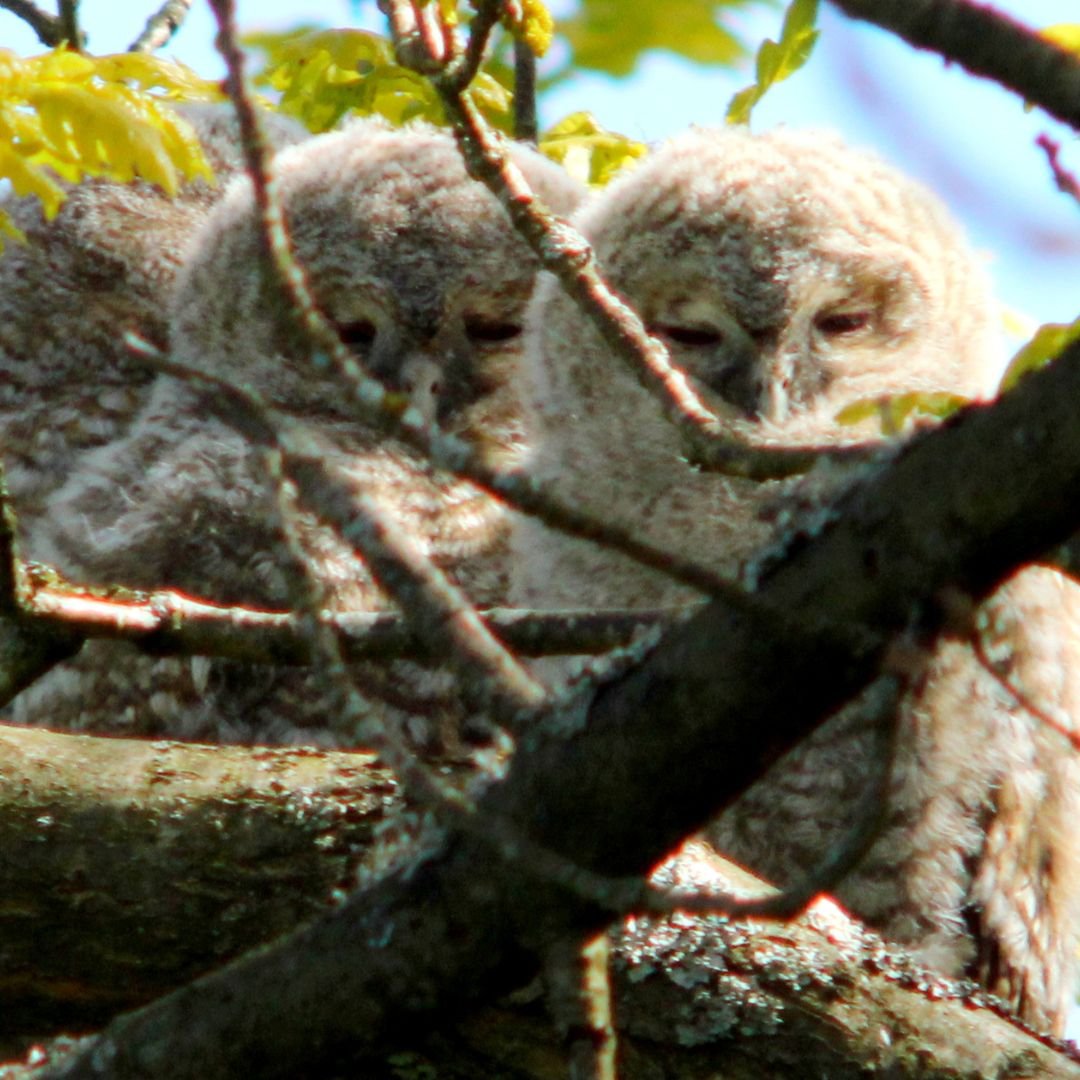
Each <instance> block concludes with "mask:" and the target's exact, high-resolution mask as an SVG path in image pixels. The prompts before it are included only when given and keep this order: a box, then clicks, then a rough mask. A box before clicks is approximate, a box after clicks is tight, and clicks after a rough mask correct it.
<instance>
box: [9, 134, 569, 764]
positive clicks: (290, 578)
mask: <svg viewBox="0 0 1080 1080" xmlns="http://www.w3.org/2000/svg"><path fill="white" fill-rule="evenodd" d="M514 156H515V159H516V161H517V163H518V165H519V166H520V167H521V169H522V170H523V172H524V173H525V174H526V176H527V178H528V179H529V180H530V181H531V183H532V184H533V186H534V188H535V190H536V191H537V192H538V194H539V196H540V198H541V199H543V200H544V202H546V203H547V204H548V205H549V206H551V207H552V208H553V209H554V210H556V211H557V212H563V213H565V212H568V211H569V210H570V209H571V208H572V206H573V205H574V204H575V203H576V202H577V201H578V200H579V198H580V197H581V194H582V192H581V189H580V188H579V186H578V185H577V184H576V183H575V182H574V181H572V180H571V179H570V178H569V177H568V176H567V175H566V174H565V173H564V172H563V171H562V169H560V168H559V167H558V166H556V165H554V164H553V163H551V162H549V161H547V160H546V159H544V158H542V157H540V155H538V154H535V153H533V152H532V151H529V150H526V149H522V148H518V149H515V150H514ZM274 167H275V172H276V175H277V178H278V181H279V191H280V195H281V199H282V203H283V207H284V211H285V216H286V218H287V221H288V227H289V231H290V234H291V237H292V241H293V244H294V246H295V251H296V254H297V256H298V258H299V259H300V260H301V261H302V263H303V265H304V266H305V267H306V270H307V273H308V276H309V279H310V284H311V286H312V288H313V290H314V293H315V295H316V297H317V299H318V303H319V305H320V307H321V309H322V311H323V312H324V313H325V314H326V315H327V316H328V317H329V318H330V319H331V320H332V321H333V322H334V323H335V325H336V326H337V328H338V329H339V331H340V333H341V335H342V337H343V339H344V340H345V341H346V342H347V343H348V344H349V345H350V346H351V347H352V349H353V350H354V351H355V352H356V354H357V356H358V357H359V359H361V360H362V361H363V363H364V364H365V366H366V367H367V369H368V370H369V371H370V372H371V373H372V374H374V375H376V376H378V377H379V378H381V379H382V380H384V381H385V383H386V384H387V385H389V386H390V387H391V388H393V389H396V390H399V391H402V392H406V393H408V394H409V395H410V396H411V398H412V401H413V403H414V404H415V405H416V407H417V408H418V409H419V411H420V412H421V413H423V414H424V415H426V416H427V417H428V418H429V419H431V420H433V421H435V422H437V423H438V424H439V425H440V427H441V428H442V429H443V430H445V431H447V432H452V433H454V434H456V435H459V436H461V437H462V438H463V439H465V440H467V441H469V442H470V443H472V444H473V446H474V447H475V448H476V449H477V451H478V452H480V453H481V454H482V455H483V456H484V457H486V458H487V459H488V460H491V461H497V462H502V463H507V462H511V461H513V460H514V459H515V458H516V457H517V455H518V454H519V452H520V420H519V412H520V409H519V407H518V404H517V401H516V398H515V396H514V394H515V391H516V389H517V387H518V386H519V383H520V380H519V378H518V377H517V365H518V361H519V354H520V341H521V332H522V322H523V316H524V309H525V305H526V302H527V300H528V297H529V295H530V292H531V290H532V285H533V280H534V277H535V274H536V271H537V262H536V260H535V259H534V257H533V256H532V255H531V253H530V252H529V251H528V249H527V247H526V246H525V244H524V242H523V241H521V240H520V239H518V238H517V236H516V234H515V233H514V232H513V230H512V228H511V226H510V223H509V219H508V217H507V215H506V213H505V211H504V210H503V209H502V208H501V207H500V206H499V204H498V202H497V200H496V199H495V198H494V197H493V196H492V195H491V194H490V193H489V192H488V191H487V189H486V188H484V187H483V186H482V185H481V184H479V183H477V182H475V181H473V180H471V179H470V178H469V177H468V175H467V174H466V172H465V169H464V166H463V164H462V162H461V160H460V156H459V154H458V151H457V148H456V146H455V144H454V141H453V139H452V138H451V136H450V135H449V134H448V133H446V132H440V131H437V130H435V129H432V128H428V127H423V126H417V127H411V128H406V129H402V130H392V129H389V128H387V127H385V126H384V125H382V124H380V123H377V122H375V121H365V122H357V123H354V124H352V125H350V126H349V127H347V128H346V129H345V130H343V131H341V132H337V133H333V134H329V135H325V136H321V137H318V138H315V139H313V140H311V141H309V142H307V143H305V144H303V145H301V146H298V147H294V148H291V149H288V150H285V151H282V152H281V153H280V154H279V155H278V156H277V158H276V159H275V166H274ZM170 334H171V345H172V354H173V358H174V359H175V360H176V361H177V362H179V363H180V364H183V365H186V366H188V367H190V368H193V369H196V370H198V371H202V372H207V373H210V374H213V375H216V376H221V377H225V378H227V379H230V380H232V381H234V382H235V383H237V384H239V385H241V386H244V387H247V388H250V389H253V390H256V391H258V392H259V393H260V394H262V395H264V396H265V397H266V398H267V399H269V400H270V401H271V402H272V403H273V404H275V405H276V406H278V407H279V408H280V409H281V410H282V411H283V412H284V413H286V414H288V415H289V416H291V417H292V418H293V419H294V420H296V421H298V422H302V423H303V424H304V426H305V428H306V431H307V432H308V434H309V436H310V438H311V439H313V440H314V441H316V442H317V443H318V445H319V446H320V447H321V448H322V452H323V457H324V461H325V463H326V466H327V468H328V469H329V470H330V471H332V472H333V473H334V474H335V475H336V476H338V477H339V478H341V479H342V480H343V482H344V483H345V484H347V485H349V486H350V487H351V488H352V489H353V490H355V491H357V492H358V493H360V492H362V493H364V494H365V495H368V496H372V497H373V498H374V499H376V500H377V501H378V503H379V504H380V506H381V507H382V508H383V510H384V511H385V512H386V513H387V514H388V515H390V516H392V517H393V518H394V519H395V521H396V522H397V524H398V525H399V526H400V527H401V528H402V529H404V530H406V531H407V532H408V534H409V535H410V536H411V537H412V538H413V539H414V540H415V541H417V542H419V544H420V545H421V546H422V547H423V548H424V550H425V551H426V552H427V554H428V555H429V556H430V557H431V558H432V559H433V560H434V561H435V563H436V564H437V565H439V566H440V567H442V568H443V569H445V570H447V571H449V572H450V573H451V575H452V576H454V577H455V578H456V579H457V581H458V582H459V584H461V585H462V586H463V587H464V588H466V589H467V591H468V592H469V593H470V595H471V596H472V597H473V599H474V601H475V602H477V603H480V604H485V603H492V602H494V601H496V600H498V599H500V598H501V596H502V594H503V592H504V590H505V573H506V571H505V540H506V537H505V533H506V524H505V514H506V512H505V509H504V507H503V506H502V505H501V504H500V503H498V502H497V501H496V500H494V499H493V498H491V497H489V496H487V495H485V494H484V493H482V492H481V491H480V490H479V489H477V488H475V487H474V486H472V485H471V484H468V483H465V482H462V481H458V480H456V479H454V478H452V477H448V476H444V475H440V474H438V473H436V472H434V471H432V470H431V468H430V467H429V465H428V463H427V462H426V461H425V460H424V459H423V458H422V457H421V456H420V455H418V454H417V453H416V452H414V451H412V450H410V449H409V448H408V447H406V446H405V445H404V444H402V443H400V442H397V441H395V440H393V439H388V438H386V437H385V436H383V435H381V434H379V433H378V432H376V431H374V430H372V429H371V428H370V427H369V426H367V425H366V424H365V423H364V422H363V421H362V420H360V419H359V418H358V417H357V414H356V410H355V409H354V408H353V406H352V405H351V404H350V400H349V393H348V390H347V387H346V386H345V385H343V383H342V382H341V381H340V380H339V378H338V377H337V376H336V375H335V374H334V373H333V372H332V371H331V370H329V369H328V368H327V367H326V365H320V364H319V363H318V362H317V360H316V359H315V358H314V357H313V355H312V347H311V344H310V342H309V341H307V340H306V339H305V338H304V337H303V335H302V334H301V333H300V332H299V331H298V329H297V325H296V322H295V320H294V317H293V316H292V315H291V313H290V312H289V310H288V307H287V305H285V303H284V302H283V300H282V296H281V293H280V290H279V288H278V286H277V283H276V280H275V279H274V277H273V274H272V271H271V270H269V269H267V267H266V266H265V263H264V261H263V259H262V257H261V239H260V232H259V225H258V217H257V212H256V208H255V203H254V198H253V191H252V185H251V183H250V181H249V180H248V178H247V177H243V178H240V179H238V180H237V181H235V182H234V183H233V185H232V187H231V189H230V190H229V191H228V192H227V194H226V195H225V197H224V199H223V200H222V202H221V203H220V205H219V206H218V207H217V209H216V210H215V212H214V213H213V215H212V216H211V217H210V219H209V220H208V221H207V223H206V225H205V227H204V228H203V230H202V231H201V233H200V234H199V235H198V236H197V237H196V239H195V241H194V243H193V245H192V249H191V251H190V254H189V256H188V258H187V260H186V262H185V265H184V267H183V269H182V271H181V273H180V275H179V279H178V284H177V288H176V294H175V300H174V303H173V306H172V313H171V323H170ZM58 502H59V505H58V509H57V511H56V512H55V513H54V514H53V515H52V520H51V521H50V523H49V527H48V529H47V530H43V532H45V533H47V535H46V536H44V538H43V550H44V555H45V556H46V558H48V559H49V560H50V561H54V562H55V563H57V564H58V565H60V566H61V567H62V568H63V569H64V570H65V571H66V572H68V573H69V574H71V575H73V576H75V577H77V578H80V579H84V580H90V581H91V582H95V583H99V584H104V583H106V582H122V583H124V584H128V585H134V586H137V587H144V588H152V587H170V588H177V589H181V590H184V591H185V592H188V593H193V594H195V595H198V596H201V597H205V598H207V599H211V600H216V601H219V602H225V603H238V604H246V605H254V606H258V607H261V608H277V609H281V608H287V607H289V606H290V605H291V604H292V603H293V602H294V600H295V590H294V588H293V585H294V584H295V579H296V577H297V574H296V570H295V567H294V566H293V564H292V563H291V561H290V559H289V558H288V557H287V556H286V555H285V553H284V545H283V543H282V536H281V529H280V526H279V523H278V518H277V513H276V509H275V495H274V491H273V488H272V486H271V484H270V483H269V481H268V480H267V478H266V477H265V475H264V472H263V469H262V467H261V464H260V460H259V453H258V452H257V450H256V449H255V448H253V447H251V446H250V445H249V444H248V443H247V442H246V441H245V440H244V438H243V437H242V436H241V435H240V434H238V433H237V432H236V431H235V430H234V429H233V428H231V427H230V426H229V425H228V424H226V423H224V422H223V421H221V420H219V419H217V418H215V417H214V416H213V415H211V414H210V410H208V409H207V408H206V405H205V402H203V401H201V400H199V399H197V398H196V397H195V396H194V394H193V392H192V390H191V388H190V387H187V386H185V385H183V384H181V383H179V382H177V381H175V380H173V379H169V378H165V377H162V378H160V379H159V380H158V382H157V383H156V385H155V386H154V388H153V391H152V392H151V394H150V397H149V400H148V401H147V403H146V405H145V407H144V408H143V409H142V411H141V413H140V415H139V417H138V420H137V421H136V423H135V424H134V425H133V428H132V431H131V434H130V437H129V438H128V439H126V440H125V441H123V442H121V443H119V444H117V445H115V446H112V447H109V448H107V450H106V451H103V452H101V453H99V454H98V455H97V456H96V457H93V456H92V457H91V458H89V459H88V460H87V461H86V462H85V463H84V465H83V468H82V470H81V472H80V473H79V475H77V476H76V477H74V478H73V479H72V481H71V482H70V483H69V484H68V485H67V487H66V488H65V489H64V491H63V492H61V494H60V496H59V499H58ZM298 520H299V531H300V533H301V536H302V544H303V546H304V548H305V551H306V554H307V557H308V561H309V564H310V568H311V571H312V573H313V575H314V577H315V578H316V579H317V582H318V584H319V586H320V587H321V588H322V589H323V590H324V593H325V596H324V603H325V605H326V606H327V607H329V608H330V609H331V610H337V611H342V610H348V609H371V608H375V607H384V606H386V603H387V601H386V598H385V597H384V596H383V594H382V593H381V591H380V590H379V589H378V588H377V587H376V585H375V583H374V582H373V580H372V576H371V574H370V573H369V572H368V571H367V569H366V567H365V565H364V563H363V561H362V559H361V558H360V557H359V556H358V555H357V554H356V553H355V552H354V551H353V550H351V548H350V547H349V546H348V545H347V544H346V543H345V542H344V541H343V540H342V539H341V538H340V536H338V535H337V533H336V532H335V530H334V529H333V528H331V527H329V526H327V525H325V524H323V523H322V522H320V521H319V520H318V519H317V518H316V517H315V516H314V515H312V514H305V515H303V516H302V517H300V518H299V519H298ZM355 674H356V680H357V685H358V687H359V689H360V691H361V693H362V695H363V696H364V698H365V700H368V701H370V702H371V703H373V706H374V707H376V708H377V711H378V710H381V711H380V712H379V715H380V716H384V715H385V722H386V723H399V724H400V725H402V726H404V727H405V729H406V731H405V733H406V734H407V735H410V736H411V735H416V736H417V737H418V738H419V739H421V741H423V740H424V739H426V738H428V737H429V736H435V737H437V735H438V734H439V733H440V732H441V731H442V729H444V728H445V727H447V726H448V725H452V724H453V721H452V720H451V719H449V716H448V714H449V713H452V712H454V711H455V710H459V709H460V704H459V703H458V698H460V695H455V694H454V693H453V687H454V680H453V679H452V677H451V676H450V674H449V672H448V671H445V670H442V669H441V668H440V667H439V666H438V665H431V666H424V665H422V664H419V663H412V662H407V661H400V662H397V663H394V664H389V665H378V664H374V663H365V664H362V665H357V668H356V673H355ZM333 697H334V691H333V688H332V687H328V686H327V680H326V678H325V676H320V675H319V674H318V673H315V674H311V673H308V672H301V671H297V670H293V671H290V672H283V671H280V670H277V671H275V670H271V669H268V668H258V667H254V666H248V665H242V664H238V663H227V662H223V661H222V662H209V661H206V660H199V659H196V660H187V659H184V660H158V661H150V660H147V659H145V658H143V657H139V656H136V655H135V654H134V653H133V652H130V651H129V650H126V649H124V648H122V647H119V646H116V645H113V644H110V643H105V642H96V643H93V645H92V646H91V647H89V648H88V649H87V650H86V651H85V652H84V653H83V655H82V656H81V657H80V658H79V659H78V661H76V662H75V663H73V664H70V665H68V666H67V667H66V668H65V669H64V670H62V671H59V672H57V673H55V674H54V675H51V676H50V677H49V678H47V679H45V680H43V681H42V683H40V684H39V685H38V686H36V687H34V688H32V689H31V690H30V691H29V692H27V693H26V694H24V695H23V696H22V698H20V699H19V700H18V701H17V702H16V703H15V715H16V717H17V718H18V719H20V720H26V721H31V722H44V723H49V724H52V725H57V724H59V725H63V726H66V727H75V728H81V729H87V728H90V729H94V730H100V729H103V728H106V729H113V730H121V731H130V732H146V733H155V732H156V733H166V734H169V735H172V736H179V737H199V738H212V739H219V740H231V741H236V740H255V741H278V742H280V741H307V740H312V739H318V740H321V741H324V742H325V741H333V742H338V743H342V742H343V743H348V742H350V740H351V739H353V738H354V737H355V735H354V732H352V731H350V730H342V728H341V724H340V721H339V718H338V717H335V715H334V714H333V709H334V706H333V705H332V704H331V702H332V700H333ZM376 703H377V704H376Z"/></svg>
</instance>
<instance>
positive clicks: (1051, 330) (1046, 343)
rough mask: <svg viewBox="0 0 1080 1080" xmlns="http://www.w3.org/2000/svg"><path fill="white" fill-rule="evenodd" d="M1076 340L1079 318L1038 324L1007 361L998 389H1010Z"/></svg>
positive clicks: (1078, 334)
mask: <svg viewBox="0 0 1080 1080" xmlns="http://www.w3.org/2000/svg"><path fill="white" fill-rule="evenodd" d="M1077 340H1080V319H1077V320H1076V321H1075V322H1071V323H1047V324H1046V325H1045V326H1040V327H1039V329H1038V330H1036V331H1035V335H1034V337H1032V339H1031V340H1030V341H1029V342H1028V343H1027V344H1026V345H1024V346H1023V348H1021V349H1020V350H1019V351H1018V352H1017V354H1016V355H1015V356H1014V357H1013V358H1012V360H1010V361H1009V366H1008V367H1007V368H1006V369H1005V374H1004V375H1003V376H1002V378H1001V386H1000V387H999V389H1000V391H1001V392H1002V393H1004V392H1005V391H1006V390H1011V389H1012V388H1013V387H1014V386H1015V385H1016V384H1017V383H1018V382H1019V381H1020V380H1021V379H1022V378H1023V377H1024V376H1025V375H1027V374H1028V373H1029V372H1031V371H1037V370H1038V369H1039V368H1041V367H1043V366H1044V365H1045V364H1048V363H1049V362H1050V361H1051V360H1053V359H1054V358H1055V357H1056V356H1058V355H1059V354H1060V353H1061V351H1062V350H1063V349H1065V348H1067V347H1068V346H1069V345H1071V344H1072V343H1073V342H1074V341H1077Z"/></svg>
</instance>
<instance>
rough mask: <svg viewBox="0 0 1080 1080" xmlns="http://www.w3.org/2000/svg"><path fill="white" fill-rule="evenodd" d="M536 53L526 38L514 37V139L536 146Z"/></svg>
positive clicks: (538, 128) (537, 134) (537, 123)
mask: <svg viewBox="0 0 1080 1080" xmlns="http://www.w3.org/2000/svg"><path fill="white" fill-rule="evenodd" d="M539 134H540V125H539V122H538V120H537V117H536V53H534V52H533V51H532V49H531V48H530V47H529V44H528V42H527V41H525V39H524V38H522V37H520V36H518V35H515V37H514V138H515V139H520V140H521V141H522V142H527V143H531V144H532V145H533V146H535V145H536V140H537V137H538V136H539Z"/></svg>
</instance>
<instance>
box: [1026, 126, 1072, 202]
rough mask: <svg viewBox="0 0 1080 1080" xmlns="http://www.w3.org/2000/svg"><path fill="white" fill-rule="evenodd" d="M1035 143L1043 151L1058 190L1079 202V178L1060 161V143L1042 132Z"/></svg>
mask: <svg viewBox="0 0 1080 1080" xmlns="http://www.w3.org/2000/svg"><path fill="white" fill-rule="evenodd" d="M1035 145H1036V146H1038V147H1039V148H1040V149H1041V150H1043V151H1044V152H1045V154H1046V160H1047V161H1048V162H1049V163H1050V171H1051V172H1052V173H1053V174H1054V183H1055V184H1056V185H1057V189H1058V191H1061V192H1063V193H1064V194H1066V195H1071V196H1072V197H1073V198H1074V199H1075V200H1076V201H1077V202H1078V203H1080V180H1077V178H1076V176H1075V175H1074V174H1073V173H1071V172H1069V170H1068V169H1066V168H1065V166H1064V165H1063V164H1062V163H1061V157H1060V155H1061V143H1059V142H1056V141H1055V140H1054V139H1051V138H1050V136H1049V135H1046V134H1045V133H1044V134H1042V135H1040V136H1039V137H1038V138H1037V139H1036V140H1035Z"/></svg>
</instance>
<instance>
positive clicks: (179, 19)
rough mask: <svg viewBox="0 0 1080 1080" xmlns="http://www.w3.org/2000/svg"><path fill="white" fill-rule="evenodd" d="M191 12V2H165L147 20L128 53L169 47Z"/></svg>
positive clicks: (173, 0)
mask: <svg viewBox="0 0 1080 1080" xmlns="http://www.w3.org/2000/svg"><path fill="white" fill-rule="evenodd" d="M190 10H191V0H165V3H164V4H162V5H161V7H160V8H159V9H158V10H157V11H156V12H155V13H154V14H153V15H151V16H150V18H149V19H147V20H146V26H144V27H143V30H142V33H141V34H139V36H138V37H137V38H136V39H135V40H134V41H133V42H132V43H131V45H129V46H128V52H155V51H156V50H157V49H160V48H161V47H162V46H163V45H167V44H168V43H169V42H170V41H171V40H172V38H173V35H174V34H175V33H176V32H177V30H179V29H180V27H181V26H183V24H184V20H185V19H186V18H187V15H188V12H189V11H190Z"/></svg>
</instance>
